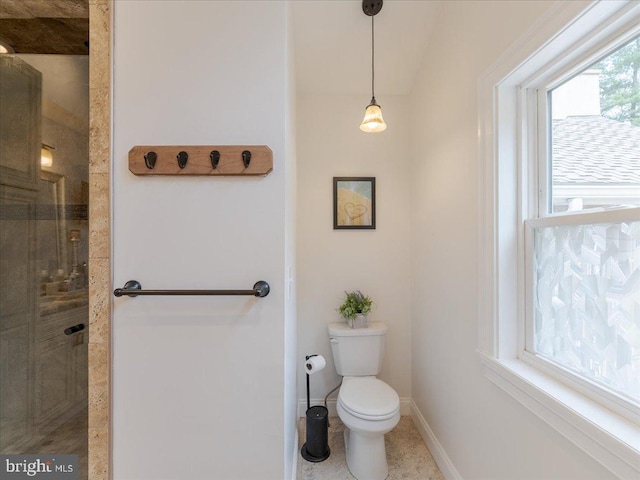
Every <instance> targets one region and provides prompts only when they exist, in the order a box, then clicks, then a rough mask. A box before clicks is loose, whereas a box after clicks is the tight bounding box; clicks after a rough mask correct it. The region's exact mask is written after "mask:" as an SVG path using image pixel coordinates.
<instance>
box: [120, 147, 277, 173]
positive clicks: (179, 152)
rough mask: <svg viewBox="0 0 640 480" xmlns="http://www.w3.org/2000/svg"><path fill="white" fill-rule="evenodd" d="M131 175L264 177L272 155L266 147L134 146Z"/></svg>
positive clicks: (131, 158) (270, 168) (269, 168)
mask: <svg viewBox="0 0 640 480" xmlns="http://www.w3.org/2000/svg"><path fill="white" fill-rule="evenodd" d="M129 170H130V171H131V173H133V174H134V175H221V176H224V175H262V176H265V175H268V174H269V173H271V171H272V170H273V152H272V151H271V149H270V148H269V147H267V146H266V145H244V146H243V145H219V146H211V145H210V146H204V145H197V146H166V145H163V146H140V145H138V146H135V147H133V148H132V149H131V150H129Z"/></svg>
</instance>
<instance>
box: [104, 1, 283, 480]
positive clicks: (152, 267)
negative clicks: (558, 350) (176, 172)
mask: <svg viewBox="0 0 640 480" xmlns="http://www.w3.org/2000/svg"><path fill="white" fill-rule="evenodd" d="M286 9H287V7H286V4H285V3H284V2H261V1H257V2H240V1H232V2H200V1H189V2H188V1H162V2H158V1H156V2H150V1H117V2H116V3H115V19H114V33H115V50H114V117H113V118H114V171H113V197H114V204H113V215H114V220H113V221H114V229H113V242H114V243H113V244H114V247H113V248H114V251H113V265H114V286H121V285H122V284H124V282H126V281H127V280H129V279H136V280H139V281H140V282H141V283H142V286H143V288H157V289H174V288H242V289H245V288H250V287H251V286H252V285H253V284H254V282H255V281H257V280H260V279H262V280H266V281H268V282H269V283H270V285H271V293H270V294H269V296H268V297H266V298H263V299H255V298H251V297H138V298H121V299H116V300H115V302H114V311H113V465H114V478H115V479H116V480H119V479H163V478H164V479H176V478H180V479H189V478H192V479H201V478H216V479H224V480H229V479H243V480H247V479H260V480H263V479H269V480H271V479H282V478H283V476H284V475H285V472H290V470H291V463H292V460H293V459H292V457H291V454H290V451H292V449H291V448H290V447H291V445H292V444H293V440H294V437H295V430H293V427H292V423H293V422H292V420H291V419H292V418H293V405H292V404H293V403H295V402H294V400H293V395H294V394H293V392H292V390H293V391H295V388H292V385H295V375H294V374H293V373H292V370H293V369H294V368H295V367H292V363H293V361H292V358H293V357H294V356H295V354H292V352H291V348H292V347H295V345H294V342H293V341H292V340H291V339H290V338H287V333H288V332H287V331H286V328H285V322H286V324H287V325H288V326H291V325H292V324H295V317H294V316H293V315H294V312H293V310H292V309H293V306H294V305H295V303H294V301H293V299H292V298H291V297H288V298H287V297H286V282H285V272H287V271H288V269H289V267H292V266H293V265H292V262H293V257H292V256H291V255H285V249H286V247H287V243H286V234H287V232H290V230H291V228H292V227H291V226H290V223H291V222H290V221H291V219H292V216H293V213H292V212H291V211H289V210H287V209H286V208H285V206H286V205H285V198H286V195H287V193H286V192H290V191H292V185H291V182H293V181H294V179H293V177H292V175H293V174H292V172H291V167H290V165H289V166H287V162H291V161H292V159H291V158H288V156H289V155H290V154H291V152H292V147H291V145H290V142H291V141H292V139H291V134H290V131H289V130H290V128H287V124H288V123H290V122H291V120H290V118H289V116H290V110H291V106H290V101H291V99H290V94H291V88H292V85H291V84H290V78H289V73H290V71H289V70H290V69H288V67H287V48H288V45H287V41H288V40H287V29H288V26H287V11H286ZM207 144H211V145H225V144H231V145H233V144H240V145H243V144H246V145H251V144H257V145H262V144H264V145H268V146H270V147H271V149H272V150H273V153H274V170H273V172H272V173H271V174H270V175H269V176H267V177H265V178H232V177H227V178H210V177H191V178H185V177H180V178H178V177H136V176H134V175H132V174H131V173H130V172H129V171H128V168H127V152H128V151H129V149H130V148H131V147H133V146H134V145H207ZM289 197H291V194H289ZM288 235H289V237H291V236H292V235H291V233H289V234H288ZM289 243H291V241H289ZM293 335H295V333H293ZM290 336H291V335H289V337H290ZM286 390H288V391H289V392H288V393H287V392H286ZM285 395H286V396H288V397H289V400H288V401H286V398H285ZM287 409H288V411H287ZM285 445H286V447H285ZM285 449H286V450H287V451H285Z"/></svg>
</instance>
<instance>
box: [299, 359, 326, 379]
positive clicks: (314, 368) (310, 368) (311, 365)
mask: <svg viewBox="0 0 640 480" xmlns="http://www.w3.org/2000/svg"><path fill="white" fill-rule="evenodd" d="M326 365H327V361H326V360H325V359H324V357H323V356H322V355H315V356H313V357H311V358H310V359H309V360H306V361H305V362H304V371H305V372H307V373H308V374H309V375H313V374H314V373H316V372H319V371H320V370H322V369H323V368H324V367H325V366H326Z"/></svg>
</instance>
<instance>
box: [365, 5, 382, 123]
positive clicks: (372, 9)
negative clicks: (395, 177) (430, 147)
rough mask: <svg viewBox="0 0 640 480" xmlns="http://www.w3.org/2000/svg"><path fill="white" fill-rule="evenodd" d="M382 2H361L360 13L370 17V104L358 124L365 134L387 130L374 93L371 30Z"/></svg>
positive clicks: (372, 38)
mask: <svg viewBox="0 0 640 480" xmlns="http://www.w3.org/2000/svg"><path fill="white" fill-rule="evenodd" d="M382 1H383V0H362V11H363V12H364V13H365V15H368V16H369V17H371V103H369V105H367V108H366V110H365V112H364V119H363V120H362V123H361V124H360V130H362V131H363V132H367V133H377V132H382V131H384V130H385V129H386V128H387V124H386V123H384V119H383V118H382V109H381V108H380V105H378V104H377V103H376V95H375V93H374V80H375V70H374V65H375V63H374V59H375V55H374V54H375V49H374V44H375V42H374V40H375V36H374V29H373V17H375V15H376V14H377V13H379V12H380V10H382Z"/></svg>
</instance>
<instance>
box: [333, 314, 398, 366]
mask: <svg viewBox="0 0 640 480" xmlns="http://www.w3.org/2000/svg"><path fill="white" fill-rule="evenodd" d="M386 335H387V325H386V324H385V323H383V322H369V326H368V327H367V328H351V327H349V325H347V324H346V323H344V322H340V323H330V324H329V342H330V344H331V353H332V354H333V362H334V363H335V366H336V372H338V375H342V376H343V377H364V376H372V375H378V374H379V373H380V371H381V370H382V360H383V359H384V345H385V339H386Z"/></svg>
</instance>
